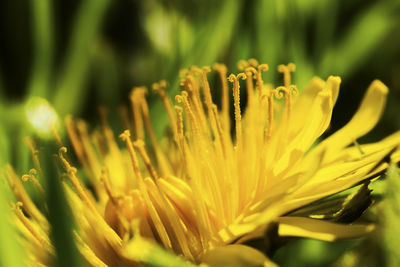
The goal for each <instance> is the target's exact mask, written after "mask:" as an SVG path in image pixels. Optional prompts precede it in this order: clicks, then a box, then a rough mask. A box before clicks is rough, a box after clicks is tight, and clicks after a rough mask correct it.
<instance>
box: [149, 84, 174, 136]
mask: <svg viewBox="0 0 400 267" xmlns="http://www.w3.org/2000/svg"><path fill="white" fill-rule="evenodd" d="M166 87H167V82H166V81H165V80H162V81H160V82H159V83H154V84H153V90H154V91H156V92H157V93H158V95H159V96H160V98H161V101H162V103H163V105H164V108H165V110H166V111H167V114H168V117H169V120H170V122H171V127H172V131H173V132H174V136H175V135H176V129H177V128H176V119H175V116H174V112H173V110H172V105H171V101H170V99H169V98H168V97H167V95H166V93H165V88H166ZM175 138H176V136H175Z"/></svg>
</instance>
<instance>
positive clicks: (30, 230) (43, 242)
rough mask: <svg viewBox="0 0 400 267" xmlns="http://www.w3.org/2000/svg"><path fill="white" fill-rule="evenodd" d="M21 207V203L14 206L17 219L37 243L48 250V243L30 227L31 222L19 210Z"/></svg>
mask: <svg viewBox="0 0 400 267" xmlns="http://www.w3.org/2000/svg"><path fill="white" fill-rule="evenodd" d="M22 206H23V204H22V202H19V201H18V202H17V203H16V204H15V206H14V207H15V213H16V214H17V216H18V218H19V219H20V220H21V222H22V223H23V224H24V226H25V227H26V229H28V231H29V232H30V233H31V234H32V235H33V236H34V237H35V238H36V240H37V241H39V243H40V244H41V245H42V246H45V247H47V248H50V247H51V245H50V244H49V242H48V241H47V240H46V238H45V237H43V236H42V235H41V234H40V233H38V232H37V231H36V229H35V228H34V226H33V225H32V222H31V221H30V220H29V219H28V218H26V217H25V215H24V213H23V212H22V210H21V207H22Z"/></svg>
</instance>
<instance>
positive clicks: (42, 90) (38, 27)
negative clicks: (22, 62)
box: [28, 0, 54, 97]
mask: <svg viewBox="0 0 400 267" xmlns="http://www.w3.org/2000/svg"><path fill="white" fill-rule="evenodd" d="M51 3H52V1H50V0H40V1H37V0H31V7H32V13H33V14H32V20H33V21H32V25H33V29H32V31H33V47H34V51H33V54H34V59H33V67H32V73H31V78H30V82H29V88H28V92H29V97H31V96H41V97H48V93H49V89H50V77H51V76H52V71H51V70H52V62H53V46H54V36H53V22H52V16H51V7H52V5H51Z"/></svg>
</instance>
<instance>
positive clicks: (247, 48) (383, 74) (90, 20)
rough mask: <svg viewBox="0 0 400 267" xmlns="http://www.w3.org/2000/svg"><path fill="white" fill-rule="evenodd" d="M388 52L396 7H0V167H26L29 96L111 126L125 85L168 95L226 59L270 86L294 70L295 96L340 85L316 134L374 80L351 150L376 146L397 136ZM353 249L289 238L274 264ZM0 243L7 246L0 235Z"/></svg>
mask: <svg viewBox="0 0 400 267" xmlns="http://www.w3.org/2000/svg"><path fill="white" fill-rule="evenodd" d="M399 47H400V1H399V0H323V1H321V0H280V1H279V0H275V1H274V0H258V1H255V0H244V1H239V0H237V1H236V0H221V1H212V0H170V1H161V0H159V1H156V0H146V1H136V0H69V1H62V0H2V1H0V167H1V166H3V165H4V164H5V163H6V162H10V163H12V164H13V165H14V166H15V167H16V169H17V171H18V173H19V174H22V173H23V172H26V171H27V170H29V168H30V160H29V154H28V150H27V149H26V147H25V145H24V142H23V138H24V137H25V136H29V135H33V134H34V133H33V132H32V129H31V128H30V127H29V126H28V124H27V121H26V118H25V114H24V107H25V104H26V103H27V101H29V99H31V98H32V97H33V96H40V97H43V98H46V99H47V100H48V101H49V102H50V103H52V105H53V106H54V108H55V109H56V111H57V112H58V113H59V115H60V117H64V116H65V115H67V114H73V115H74V116H77V117H83V118H85V119H86V120H88V121H90V122H91V123H90V124H91V125H93V126H95V125H96V124H97V121H98V115H97V107H98V106H99V105H102V106H106V107H108V108H109V110H110V111H111V114H110V116H115V117H116V116H117V112H116V110H117V108H118V107H119V106H120V105H124V104H125V105H128V96H129V92H130V90H131V88H132V87H133V86H139V85H147V86H150V85H151V84H152V83H153V82H156V81H158V80H160V79H166V80H167V81H168V83H169V84H170V86H169V88H168V92H169V94H170V95H171V96H173V95H174V94H175V93H176V92H177V90H178V72H179V70H180V69H182V68H186V67H189V66H190V65H193V64H194V65H198V66H204V65H212V64H213V63H214V62H222V63H225V64H227V65H228V67H229V70H230V71H232V72H236V71H237V69H236V63H237V61H238V60H240V59H248V58H256V59H258V60H259V61H260V62H262V63H268V64H269V65H270V69H271V70H270V71H269V72H268V73H266V74H265V79H264V80H267V81H270V82H275V83H278V82H280V81H281V77H279V75H277V73H276V66H277V65H278V64H281V63H287V62H294V63H295V64H296V65H297V71H296V73H295V74H294V80H295V82H296V83H297V85H298V87H299V88H300V89H301V87H302V86H304V85H305V84H306V83H307V81H308V80H309V79H310V78H311V77H312V76H314V75H318V76H321V77H322V78H327V77H328V76H329V75H339V76H341V77H342V86H341V94H340V96H339V100H338V103H337V105H336V107H335V110H334V115H333V120H332V127H331V128H330V130H329V132H328V133H327V134H329V133H331V132H333V131H334V130H335V129H338V128H340V127H341V126H343V125H344V124H345V123H346V122H347V121H348V120H349V119H350V118H351V116H352V114H353V112H354V111H355V110H356V108H357V106H358V104H359V102H360V100H361V97H362V95H363V93H364V92H365V90H366V88H367V87H368V85H369V83H370V82H371V81H372V80H373V79H380V80H382V81H383V82H384V83H385V84H387V85H388V87H389V88H390V94H389V99H388V105H387V108H386V111H385V114H384V116H383V119H382V120H381V122H380V123H379V124H378V126H377V127H376V129H375V130H374V131H373V132H372V133H371V134H369V135H368V136H366V137H364V138H363V139H362V140H361V141H360V142H361V143H362V142H363V141H372V140H378V139H379V138H382V137H383V136H385V135H387V134H389V133H392V132H394V131H396V130H398V129H400V119H399V117H398V113H399V110H400V108H399V105H400V49H399ZM156 99H157V98H156V97H154V96H153V95H152V94H151V93H150V95H149V101H150V106H151V112H152V114H153V123H154V125H155V126H156V129H157V133H158V134H159V135H161V134H162V132H163V130H162V129H163V126H164V125H165V123H166V118H165V117H164V115H160V114H164V113H160V112H159V111H160V108H161V105H160V103H159V101H155V100H156ZM154 115H156V116H154ZM113 121H116V120H113ZM113 127H114V129H115V131H116V132H117V133H119V132H121V131H122V128H121V125H118V124H115V125H113ZM396 201H397V200H396ZM4 208H5V206H4ZM0 210H1V209H0ZM397 215H398V214H397ZM4 225H6V224H4ZM3 229H5V228H3ZM371 240H375V239H371ZM4 242H6V243H4ZM368 242H369V243H368V245H369V246H377V245H376V244H372V243H373V241H368ZM360 243H362V242H361V241H357V242H341V243H335V244H325V243H321V242H315V241H297V242H294V243H292V244H290V246H288V247H287V248H285V249H286V250H284V252H282V251H278V254H277V260H278V262H280V263H281V264H282V265H284V266H285V265H286V266H326V265H327V264H331V263H333V262H336V264H339V263H337V259H338V258H341V259H342V261H343V262H342V263H343V264H344V262H345V260H344V257H351V256H344V255H349V253H350V252H348V253H347V254H346V251H347V250H349V249H350V248H354V249H357V248H359V247H360V246H362V244H361V245H360ZM0 244H1V245H2V246H0V248H1V247H4V246H3V245H4V244H7V241H6V240H5V239H4V238H3V237H0ZM11 247H12V246H11ZM378 247H379V246H378ZM8 249H10V250H12V249H11V248H8ZM380 249H382V248H380ZM372 250H373V251H375V250H374V249H372ZM299 251H300V252H301V253H299ZM352 251H353V250H352ZM375 252H376V251H375ZM4 253H6V252H5V251H2V253H1V255H3V254H4ZM279 253H280V254H279ZM286 253H290V257H282V256H280V255H282V254H283V255H286ZM354 253H355V252H354ZM376 253H378V254H379V252H376ZM6 254H7V253H6ZM6 254H4V255H6ZM379 255H381V256H382V255H384V252H382V253H380V254H379ZM379 255H378V256H379ZM378 256H377V259H378V258H379V257H378ZM382 257H384V256H382ZM5 259H6V258H5ZM348 262H349V260H348ZM383 262H386V261H385V257H384V259H383ZM342 263H340V264H342ZM370 263H371V264H374V262H372V261H371V262H370ZM381 263H382V261H379V260H377V262H376V264H381ZM3 264H4V263H3ZM4 266H8V265H4ZM10 266H11V265H10ZM349 266H351V265H349ZM393 266H395V265H393Z"/></svg>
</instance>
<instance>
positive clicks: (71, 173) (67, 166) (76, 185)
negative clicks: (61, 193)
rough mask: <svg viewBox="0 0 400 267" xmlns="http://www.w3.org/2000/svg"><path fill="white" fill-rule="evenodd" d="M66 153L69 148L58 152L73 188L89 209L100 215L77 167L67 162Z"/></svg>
mask: <svg viewBox="0 0 400 267" xmlns="http://www.w3.org/2000/svg"><path fill="white" fill-rule="evenodd" d="M66 153H67V148H66V147H64V146H63V147H61V148H60V149H59V150H58V156H59V158H60V161H61V163H62V165H63V167H64V169H65V171H66V172H67V177H68V179H69V181H70V182H71V185H72V187H73V188H74V189H75V191H76V192H77V193H78V196H79V197H80V198H81V199H82V201H83V202H84V203H85V204H86V205H87V206H88V207H89V209H90V210H92V211H93V212H94V213H96V214H98V211H97V209H96V207H95V206H94V204H93V203H92V202H91V200H90V198H89V197H88V195H87V194H86V192H85V190H84V189H83V187H82V185H81V184H80V182H79V179H78V177H77V176H76V173H77V169H76V168H75V167H72V166H71V164H70V163H69V162H68V161H67V159H66V156H65V155H66Z"/></svg>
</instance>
